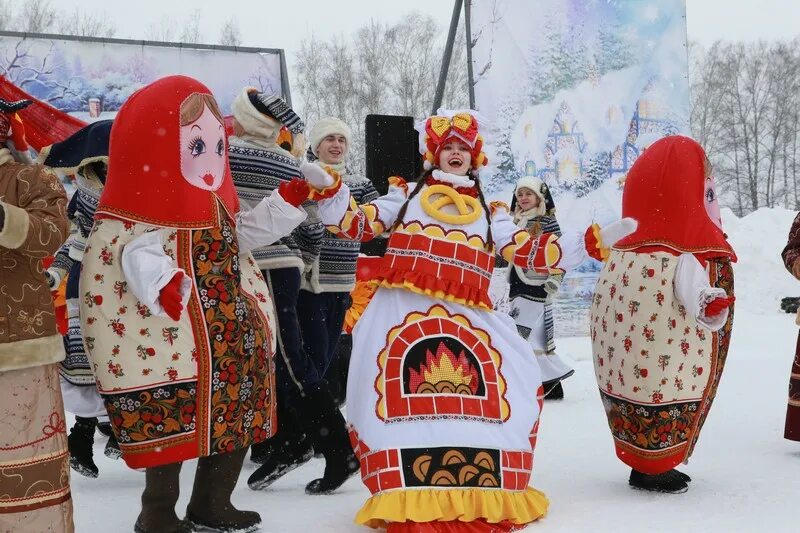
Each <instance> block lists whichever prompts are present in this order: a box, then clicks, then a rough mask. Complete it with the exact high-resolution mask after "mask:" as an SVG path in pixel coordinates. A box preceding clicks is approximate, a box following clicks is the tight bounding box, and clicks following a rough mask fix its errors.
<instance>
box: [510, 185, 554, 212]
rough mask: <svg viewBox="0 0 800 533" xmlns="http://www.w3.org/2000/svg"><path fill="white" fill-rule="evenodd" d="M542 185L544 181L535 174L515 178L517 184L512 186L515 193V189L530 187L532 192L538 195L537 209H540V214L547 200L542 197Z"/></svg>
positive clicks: (543, 210)
mask: <svg viewBox="0 0 800 533" xmlns="http://www.w3.org/2000/svg"><path fill="white" fill-rule="evenodd" d="M543 186H544V182H543V181H542V180H540V179H539V178H537V177H536V176H522V177H521V178H520V179H519V180H517V184H516V185H515V186H514V193H515V194H516V192H517V189H522V188H525V189H530V190H532V191H533V194H535V195H536V196H538V197H539V209H540V210H541V212H542V214H544V212H545V209H546V208H545V203H546V202H547V200H546V199H545V197H544V192H542V188H543Z"/></svg>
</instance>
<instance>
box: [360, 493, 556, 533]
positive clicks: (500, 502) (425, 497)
mask: <svg viewBox="0 0 800 533" xmlns="http://www.w3.org/2000/svg"><path fill="white" fill-rule="evenodd" d="M549 505H550V502H549V500H548V499H547V496H545V495H544V493H543V492H540V491H538V490H536V489H532V488H530V487H528V489H527V490H525V491H524V492H522V491H507V490H500V489H478V488H470V489H398V490H392V491H388V492H382V493H380V494H376V495H374V496H372V497H371V498H370V499H369V500H367V503H365V504H364V506H363V507H362V508H361V510H359V511H358V514H357V515H356V519H355V521H356V523H357V524H362V525H365V526H369V527H371V528H376V529H377V528H385V527H386V526H387V525H388V524H389V523H390V522H406V521H409V520H410V521H413V522H434V521H451V520H460V521H462V522H472V521H473V520H478V519H481V518H482V519H484V520H486V521H487V522H491V523H496V522H502V521H504V520H508V521H511V522H513V523H514V524H518V525H524V524H529V523H531V522H533V521H534V520H537V519H539V518H541V517H542V516H544V515H545V514H546V513H547V508H548V506H549Z"/></svg>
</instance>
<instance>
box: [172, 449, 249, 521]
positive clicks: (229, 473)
mask: <svg viewBox="0 0 800 533" xmlns="http://www.w3.org/2000/svg"><path fill="white" fill-rule="evenodd" d="M246 454H247V449H246V448H245V449H242V450H236V451H234V452H231V453H223V454H219V455H211V456H209V457H201V458H200V459H199V460H198V461H197V473H196V474H195V477H194V489H192V498H191V500H190V501H189V506H188V507H187V508H186V520H187V521H189V522H190V523H191V524H192V525H193V526H194V527H195V528H197V529H198V530H200V531H208V532H218V533H249V532H251V531H257V530H258V529H259V526H260V525H261V516H259V514H258V513H256V512H254V511H239V510H238V509H236V507H234V506H233V504H232V503H231V494H232V493H233V488H234V487H235V486H236V481H237V480H238V479H239V472H240V471H241V470H242V463H243V462H244V456H245V455H246Z"/></svg>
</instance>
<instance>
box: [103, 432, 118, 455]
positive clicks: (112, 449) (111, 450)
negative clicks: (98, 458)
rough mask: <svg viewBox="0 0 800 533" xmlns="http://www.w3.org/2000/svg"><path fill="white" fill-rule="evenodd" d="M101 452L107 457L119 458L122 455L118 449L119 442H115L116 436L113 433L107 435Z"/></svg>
mask: <svg viewBox="0 0 800 533" xmlns="http://www.w3.org/2000/svg"><path fill="white" fill-rule="evenodd" d="M103 454H104V455H105V456H106V457H108V458H109V459H119V458H120V457H122V450H120V449H119V443H118V442H117V437H115V436H114V434H113V433H112V434H111V436H110V437H108V442H106V449H105V450H104V451H103Z"/></svg>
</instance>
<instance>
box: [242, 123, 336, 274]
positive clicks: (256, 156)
mask: <svg viewBox="0 0 800 533" xmlns="http://www.w3.org/2000/svg"><path fill="white" fill-rule="evenodd" d="M228 158H229V160H230V165H231V174H232V176H233V183H234V185H235V186H236V192H237V193H238V194H239V200H240V201H241V203H242V208H243V209H252V208H253V207H255V206H256V205H257V204H258V203H259V202H260V201H261V200H262V199H263V198H265V197H267V196H269V195H270V194H271V193H272V191H274V190H275V189H277V188H278V186H279V185H280V184H281V182H284V181H290V180H291V179H292V178H296V177H298V176H300V175H301V173H300V163H299V162H298V161H297V159H296V158H295V157H293V156H292V155H291V154H290V153H289V152H287V151H285V150H283V149H282V148H279V147H277V146H271V147H268V148H265V147H264V146H261V145H259V144H256V143H254V142H252V141H249V140H245V139H241V138H239V137H231V138H230V147H229V149H228ZM303 208H304V209H305V210H306V212H307V213H308V217H307V218H306V220H305V221H303V222H302V223H301V224H300V226H298V227H297V228H296V229H295V230H294V231H293V232H292V233H290V234H289V235H287V236H286V237H283V238H282V239H280V240H279V241H277V242H275V243H274V244H272V245H270V246H264V247H263V248H258V249H256V250H252V253H253V257H254V258H255V260H256V263H258V267H259V268H260V269H261V270H270V269H276V268H290V267H297V268H298V269H300V272H301V273H303V272H305V271H306V270H308V269H310V268H311V266H312V265H313V264H314V263H315V262H316V260H317V258H318V257H319V250H320V243H321V240H322V234H323V231H324V230H325V227H324V226H323V225H322V222H321V221H320V219H319V215H318V214H317V205H316V203H315V202H310V201H309V202H306V203H304V204H303Z"/></svg>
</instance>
